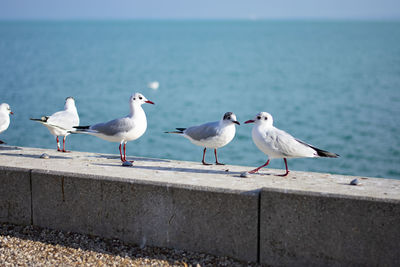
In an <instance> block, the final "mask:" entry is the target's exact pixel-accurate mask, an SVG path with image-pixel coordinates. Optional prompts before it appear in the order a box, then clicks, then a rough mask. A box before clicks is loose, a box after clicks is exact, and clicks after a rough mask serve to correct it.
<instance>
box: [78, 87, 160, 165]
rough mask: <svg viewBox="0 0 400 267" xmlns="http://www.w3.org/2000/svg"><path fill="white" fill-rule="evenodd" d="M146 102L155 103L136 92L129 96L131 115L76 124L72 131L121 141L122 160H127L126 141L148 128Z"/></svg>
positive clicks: (135, 137)
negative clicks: (89, 123)
mask: <svg viewBox="0 0 400 267" xmlns="http://www.w3.org/2000/svg"><path fill="white" fill-rule="evenodd" d="M144 103H149V104H153V105H154V102H152V101H150V100H147V99H146V98H145V97H144V96H143V95H142V94H140V93H135V94H133V95H132V96H131V97H130V98H129V104H130V109H131V112H130V113H129V115H127V116H125V117H122V118H119V119H115V120H111V121H108V122H104V123H97V124H94V125H91V126H76V127H74V128H75V130H74V131H72V133H84V134H90V135H94V136H97V137H99V138H101V139H104V140H106V141H110V142H119V143H120V144H119V153H120V156H121V161H122V162H126V161H127V160H126V143H127V142H128V141H132V140H136V139H138V138H139V137H141V136H142V135H143V134H144V132H145V131H146V128H147V120H146V114H145V113H144V110H143V108H142V104H144ZM122 144H124V146H123V149H124V155H123V156H122V151H121V146H122ZM131 162H133V161H131Z"/></svg>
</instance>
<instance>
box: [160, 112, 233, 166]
mask: <svg viewBox="0 0 400 267" xmlns="http://www.w3.org/2000/svg"><path fill="white" fill-rule="evenodd" d="M235 124H237V125H240V123H239V122H238V121H237V120H236V115H235V114H233V113H232V112H226V113H225V114H224V116H223V118H222V120H220V121H214V122H208V123H205V124H202V125H198V126H192V127H189V128H176V129H177V130H178V131H173V132H165V133H175V134H182V135H183V136H184V137H186V138H187V139H189V140H190V142H192V143H193V144H195V145H198V146H202V147H204V151H203V160H202V161H201V162H202V163H203V165H211V164H209V163H206V162H205V161H204V157H205V155H206V150H207V148H214V155H215V163H216V164H217V165H224V164H223V163H220V162H218V157H217V148H220V147H223V146H225V145H227V144H228V143H229V142H230V141H232V139H233V137H235V132H236V128H235Z"/></svg>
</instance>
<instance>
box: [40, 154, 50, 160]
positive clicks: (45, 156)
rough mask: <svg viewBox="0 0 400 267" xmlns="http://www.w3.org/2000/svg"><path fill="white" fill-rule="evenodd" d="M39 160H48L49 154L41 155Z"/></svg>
mask: <svg viewBox="0 0 400 267" xmlns="http://www.w3.org/2000/svg"><path fill="white" fill-rule="evenodd" d="M40 158H41V159H49V158H50V156H49V154H47V153H43V154H42V155H40Z"/></svg>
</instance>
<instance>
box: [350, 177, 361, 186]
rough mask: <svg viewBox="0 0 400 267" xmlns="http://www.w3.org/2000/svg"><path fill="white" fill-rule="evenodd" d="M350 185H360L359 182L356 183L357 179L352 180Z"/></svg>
mask: <svg viewBox="0 0 400 267" xmlns="http://www.w3.org/2000/svg"><path fill="white" fill-rule="evenodd" d="M350 185H360V182H359V181H358V179H357V178H356V179H354V180H352V181H351V182H350Z"/></svg>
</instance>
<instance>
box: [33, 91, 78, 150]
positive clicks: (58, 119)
mask: <svg viewBox="0 0 400 267" xmlns="http://www.w3.org/2000/svg"><path fill="white" fill-rule="evenodd" d="M31 120H33V121H37V122H40V123H41V124H43V125H44V126H46V127H47V129H49V131H50V133H51V134H52V135H54V136H56V140H57V151H60V152H69V151H67V150H65V139H66V138H67V136H68V135H69V134H70V131H71V130H73V128H72V127H73V126H76V125H79V115H78V110H77V109H76V106H75V99H74V98H73V97H71V96H70V97H67V98H66V99H65V105H64V110H62V111H58V112H56V113H54V114H52V115H51V116H43V117H41V118H40V119H32V118H31ZM59 136H63V149H62V150H61V148H60V141H59V139H58V137H59Z"/></svg>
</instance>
